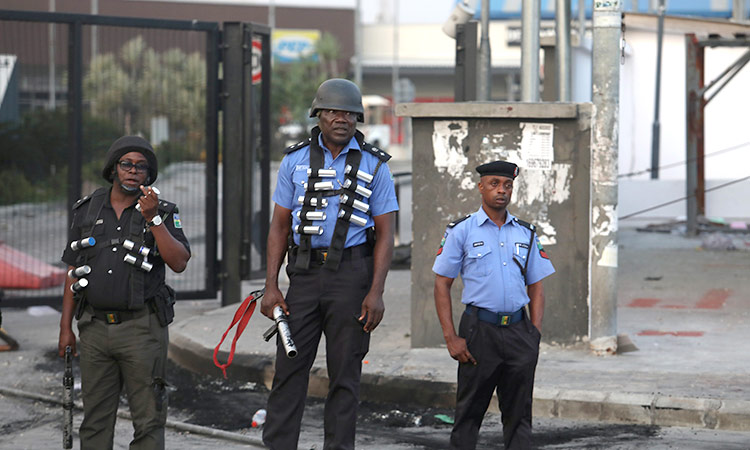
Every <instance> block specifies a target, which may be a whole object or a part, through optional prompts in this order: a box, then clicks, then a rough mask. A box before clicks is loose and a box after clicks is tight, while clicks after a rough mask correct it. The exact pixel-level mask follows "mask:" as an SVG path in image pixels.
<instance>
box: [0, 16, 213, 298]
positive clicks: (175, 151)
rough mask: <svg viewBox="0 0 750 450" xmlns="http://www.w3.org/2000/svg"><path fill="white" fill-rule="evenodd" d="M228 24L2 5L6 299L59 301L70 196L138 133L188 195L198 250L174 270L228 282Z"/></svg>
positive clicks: (187, 223)
mask: <svg viewBox="0 0 750 450" xmlns="http://www.w3.org/2000/svg"><path fill="white" fill-rule="evenodd" d="M218 39H219V24H218V23H209V22H188V21H164V20H147V19H128V18H115V17H106V16H88V15H73V14H54V13H25V12H13V11H0V179H2V180H3V188H2V189H0V289H3V290H4V295H5V299H4V301H3V304H4V305H9V306H11V305H13V304H18V305H24V306H28V305H32V304H41V303H50V302H51V301H58V302H59V299H60V296H61V290H62V285H63V283H64V277H65V269H66V268H65V267H64V264H63V263H61V262H60V256H61V255H62V250H63V246H64V245H65V244H66V242H65V241H66V239H67V229H68V224H69V221H70V212H69V211H70V205H71V204H72V203H73V202H74V201H76V200H77V199H78V198H80V197H81V196H82V194H87V193H90V192H92V191H93V190H94V189H95V188H97V187H99V186H106V185H108V183H107V182H106V181H104V180H103V179H102V177H101V168H102V166H103V162H104V154H105V152H106V150H107V148H108V147H109V145H110V144H111V143H112V142H113V141H114V140H115V139H116V138H117V137H119V136H122V135H125V134H138V135H141V136H144V137H145V138H146V139H147V140H149V141H150V142H151V143H152V145H153V146H154V148H155V150H156V153H157V157H158V158H159V168H160V170H159V176H158V180H157V181H156V183H155V185H156V186H158V187H159V189H160V190H161V192H162V198H164V199H167V200H170V201H173V202H175V203H177V205H178V206H179V208H180V216H181V220H182V224H183V228H184V231H185V234H186V235H187V237H188V239H189V240H190V244H191V247H192V253H193V257H192V260H191V263H190V264H189V265H188V269H187V270H186V271H185V272H184V273H182V274H180V275H179V276H175V275H174V274H171V272H169V271H167V282H168V283H169V284H170V285H172V286H173V287H175V289H176V290H177V291H178V295H179V296H180V298H205V297H213V296H214V295H215V292H216V281H215V280H216V270H217V267H216V266H217V265H216V259H217V258H216V253H217V216H218V205H217V198H218V187H217V174H218V103H217V101H218V60H219V58H218Z"/></svg>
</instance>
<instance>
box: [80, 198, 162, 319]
mask: <svg viewBox="0 0 750 450" xmlns="http://www.w3.org/2000/svg"><path fill="white" fill-rule="evenodd" d="M108 194H109V190H108V189H105V188H99V189H97V190H96V191H94V192H93V193H92V194H91V195H89V196H86V197H83V198H82V199H80V200H78V202H76V203H75V204H74V205H73V210H77V209H79V208H81V207H82V206H84V205H86V204H88V209H87V210H86V215H85V216H84V218H83V220H82V221H81V234H82V236H84V237H88V236H93V234H94V227H95V226H96V225H97V221H98V220H99V216H100V215H101V211H102V207H104V202H105V199H106V196H107V195H108ZM176 206H177V205H175V204H174V203H171V202H167V201H164V200H159V206H158V208H159V209H158V211H159V212H158V214H159V215H160V216H161V217H162V220H164V219H166V218H167V217H169V215H170V214H172V212H174V210H175V209H176ZM129 228H130V229H129V234H128V236H127V237H124V236H120V237H117V238H112V239H109V240H108V241H106V242H98V241H97V242H96V245H94V246H93V247H88V248H85V249H82V250H80V251H79V252H78V257H77V259H76V265H77V266H81V265H84V264H87V263H88V261H90V260H91V259H93V258H95V257H96V256H97V255H98V254H99V253H100V252H102V251H104V250H105V249H106V250H109V248H110V247H113V246H116V245H122V244H123V243H124V241H125V240H126V239H127V240H130V241H132V242H133V243H134V244H135V245H134V246H133V248H134V249H138V248H140V247H141V246H143V245H145V244H146V242H145V237H146V219H145V218H144V217H143V214H141V213H140V212H138V211H133V212H132V214H131V220H130V227H129ZM151 247H152V248H151V252H149V256H158V255H159V253H158V249H157V248H156V243H155V242H154V243H153V244H152V245H151ZM129 254H130V255H132V256H133V257H134V258H136V259H137V260H139V261H140V260H141V259H142V257H140V256H139V255H137V254H133V253H132V252H131V253H129ZM129 278H130V298H129V300H128V304H127V305H122V306H123V307H124V309H128V310H138V309H141V308H143V307H144V305H145V301H146V299H145V287H146V282H145V278H146V276H145V273H144V271H143V270H142V269H140V268H138V267H136V266H135V265H131V266H130V277H129ZM78 301H79V302H86V301H88V299H87V298H86V290H85V289H84V290H83V291H81V292H80V294H78ZM89 303H91V302H89ZM92 306H94V307H96V305H92Z"/></svg>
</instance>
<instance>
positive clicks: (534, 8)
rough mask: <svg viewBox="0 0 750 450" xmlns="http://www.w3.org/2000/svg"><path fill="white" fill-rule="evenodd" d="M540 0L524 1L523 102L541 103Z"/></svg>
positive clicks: (522, 18) (522, 38) (522, 37)
mask: <svg viewBox="0 0 750 450" xmlns="http://www.w3.org/2000/svg"><path fill="white" fill-rule="evenodd" d="M540 5H541V4H540V2H539V0H523V7H522V10H521V101H522V102H538V101H539V17H540V16H541V9H540V8H541V6H540Z"/></svg>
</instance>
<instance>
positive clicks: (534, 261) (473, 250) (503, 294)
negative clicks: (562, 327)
mask: <svg viewBox="0 0 750 450" xmlns="http://www.w3.org/2000/svg"><path fill="white" fill-rule="evenodd" d="M513 219H514V216H513V215H511V214H510V213H507V217H506V219H505V223H504V224H503V226H502V228H498V227H497V225H495V223H494V222H493V221H492V220H490V218H489V217H487V213H485V212H484V209H482V208H481V207H480V208H479V210H478V211H477V212H476V213H474V214H472V215H471V217H469V218H468V219H465V220H463V221H462V222H460V223H458V224H456V226H455V227H453V228H448V229H446V231H445V237H444V238H443V242H442V243H441V245H440V249H439V250H438V255H437V257H436V258H435V264H434V265H433V266H432V271H433V272H435V273H436V274H438V275H442V276H444V277H448V278H456V277H457V276H458V274H459V273H460V274H461V279H462V280H463V282H464V290H463V296H462V298H461V302H462V303H465V304H467V305H474V306H478V307H480V308H485V309H489V310H490V311H494V312H497V313H512V312H515V311H518V310H519V309H521V308H523V307H524V305H526V304H527V303H529V296H528V294H527V293H526V286H527V285H530V284H534V283H536V282H537V281H539V280H541V279H543V278H545V277H547V276H549V275H551V274H553V273H554V272H555V268H554V267H552V263H551V262H550V260H549V258H547V254H546V253H545V252H544V249H543V248H542V246H541V244H539V238H538V237H537V236H534V243H532V248H531V249H529V241H530V239H531V230H529V229H528V228H526V227H525V226H523V225H521V224H519V223H518V222H516V221H514V220H513ZM526 258H530V259H529V264H528V268H527V269H526V278H525V279H524V276H523V274H522V273H521V267H523V266H524V265H525V264H526Z"/></svg>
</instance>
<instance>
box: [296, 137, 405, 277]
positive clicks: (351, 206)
mask: <svg viewBox="0 0 750 450" xmlns="http://www.w3.org/2000/svg"><path fill="white" fill-rule="evenodd" d="M319 135H320V128H319V127H317V126H316V127H314V128H313V129H312V133H311V137H310V138H309V139H308V140H307V141H302V142H300V143H298V144H296V145H293V146H291V147H289V148H287V149H286V150H285V152H284V153H291V152H293V151H296V150H299V149H301V148H304V147H306V146H308V145H309V146H310V169H309V170H308V177H307V185H306V187H305V195H304V198H303V199H302V210H301V211H300V214H299V219H300V224H299V226H298V227H297V228H296V229H294V230H292V232H293V233H297V234H299V235H300V237H299V248H298V249H297V260H296V262H295V268H297V269H308V268H309V267H310V258H311V255H312V236H313V235H320V234H323V229H322V227H320V226H314V225H313V224H312V222H313V220H321V219H320V211H317V210H318V209H322V210H325V206H326V205H327V200H326V199H325V197H332V196H334V195H339V196H340V201H339V210H338V213H337V219H336V226H335V227H334V229H333V236H332V238H331V243H330V244H329V246H328V253H327V256H326V261H325V263H324V265H323V267H325V268H326V269H328V270H332V271H336V270H338V268H339V265H340V264H341V258H342V256H343V254H344V247H345V245H346V235H347V233H348V231H349V226H350V224H351V223H352V222H354V223H355V224H356V226H364V223H363V224H362V225H359V224H358V222H359V223H362V222H365V223H366V218H365V219H363V218H362V217H361V216H360V214H365V215H368V216H369V215H371V214H372V212H371V211H370V208H369V197H370V195H371V194H372V191H370V189H369V188H370V187H371V186H372V182H373V180H374V179H375V175H376V174H377V172H378V170H379V169H380V166H381V165H382V164H383V163H384V162H387V161H388V160H389V159H391V156H390V155H389V154H387V153H386V152H384V151H382V150H380V149H378V148H375V147H373V146H372V145H370V144H368V143H366V142H365V141H364V136H363V135H362V133H361V132H359V131H356V132H355V134H354V138H355V139H356V140H357V143H358V144H359V146H360V148H361V149H362V151H366V152H369V153H371V154H373V155H374V156H375V157H377V158H378V162H377V165H376V166H375V170H374V171H373V173H372V174H367V173H364V172H360V171H359V164H360V162H361V160H362V152H361V151H356V150H355V149H350V150H349V152H348V153H347V155H346V161H345V167H347V169H348V170H347V172H346V173H345V174H344V183H343V185H342V187H341V188H340V189H335V187H334V186H333V184H332V183H331V182H323V178H324V175H325V176H326V177H329V176H330V174H325V172H323V173H321V170H322V169H323V163H324V161H325V156H324V153H323V149H322V148H321V147H320V144H319V143H318V136H319ZM333 176H334V177H335V176H336V174H333ZM358 179H362V180H363V181H364V180H369V181H365V183H366V185H365V186H364V187H363V186H360V185H359V184H358V183H357V180H358ZM295 200H296V199H295ZM355 210H357V211H358V212H357V213H355Z"/></svg>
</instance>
